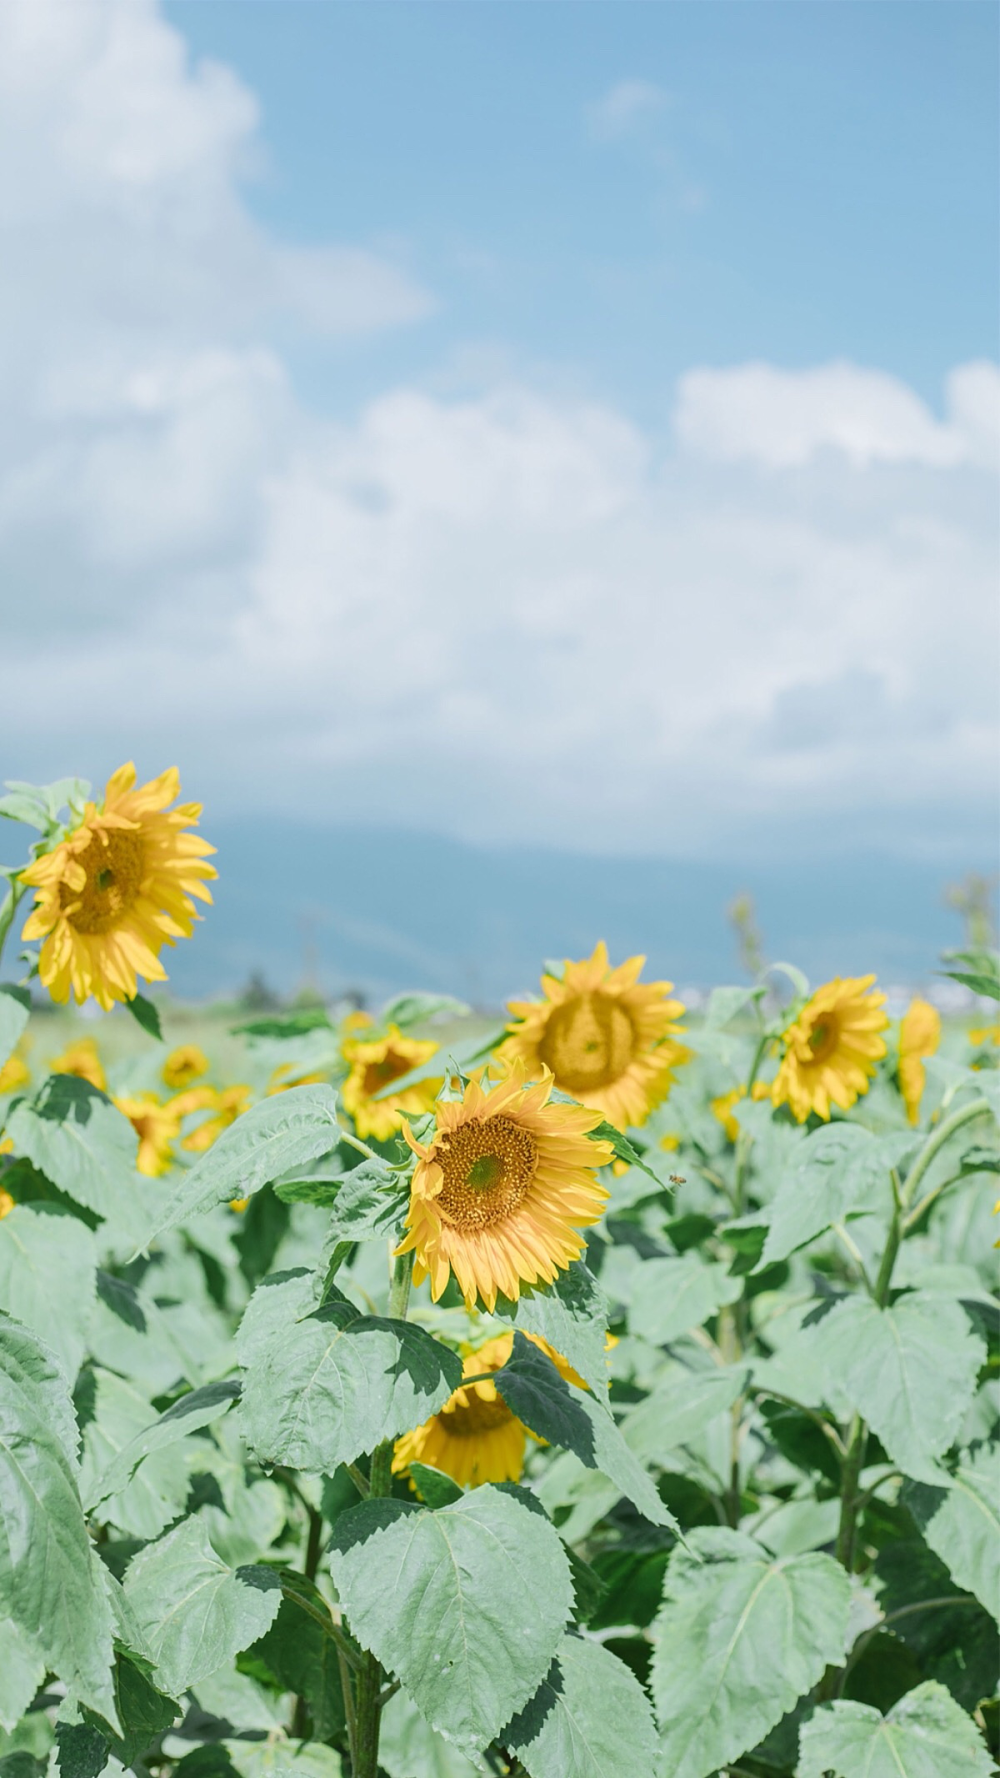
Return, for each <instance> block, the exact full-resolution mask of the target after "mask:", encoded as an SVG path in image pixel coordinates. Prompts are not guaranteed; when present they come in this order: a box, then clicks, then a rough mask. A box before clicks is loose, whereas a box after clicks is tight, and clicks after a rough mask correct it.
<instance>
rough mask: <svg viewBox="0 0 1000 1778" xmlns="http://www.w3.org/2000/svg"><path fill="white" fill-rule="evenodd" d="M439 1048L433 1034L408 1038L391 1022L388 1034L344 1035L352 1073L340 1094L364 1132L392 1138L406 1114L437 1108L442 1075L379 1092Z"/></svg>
mask: <svg viewBox="0 0 1000 1778" xmlns="http://www.w3.org/2000/svg"><path fill="white" fill-rule="evenodd" d="M437 1050H438V1045H437V1044H436V1043H434V1042H432V1041H431V1040H430V1039H421V1038H418V1037H404V1036H403V1033H402V1032H401V1031H400V1030H399V1028H398V1026H396V1025H390V1026H389V1029H388V1030H387V1032H386V1033H385V1036H384V1037H374V1038H371V1037H369V1038H363V1037H348V1038H346V1039H345V1040H344V1042H343V1043H342V1044H341V1054H342V1055H343V1057H344V1060H345V1062H346V1063H347V1065H348V1068H349V1070H350V1072H349V1074H348V1076H347V1079H346V1080H345V1082H344V1084H343V1086H342V1087H341V1090H340V1098H341V1103H342V1104H343V1106H344V1109H345V1110H346V1111H349V1112H350V1114H351V1117H352V1118H353V1120H354V1128H355V1130H356V1132H357V1134H358V1135H359V1136H362V1137H366V1136H374V1137H375V1140H376V1141H377V1142H386V1141H388V1139H389V1137H390V1136H394V1135H395V1133H396V1131H397V1130H401V1129H402V1127H403V1121H404V1119H405V1118H406V1117H419V1116H420V1114H421V1113H422V1112H425V1111H431V1110H433V1107H434V1101H435V1099H436V1098H437V1095H438V1093H439V1091H440V1089H441V1080H440V1078H438V1079H435V1080H420V1081H417V1083H416V1085H415V1086H411V1087H406V1088H404V1089H403V1091H402V1092H399V1093H388V1094H387V1095H386V1097H385V1098H384V1099H379V1098H377V1097H376V1094H378V1093H381V1092H383V1091H384V1089H385V1088H386V1087H389V1086H391V1085H392V1083H393V1081H394V1080H402V1078H403V1076H404V1074H410V1073H412V1071H413V1069H414V1068H420V1067H422V1065H423V1064H424V1062H429V1061H430V1059H431V1057H432V1056H433V1055H436V1053H437Z"/></svg>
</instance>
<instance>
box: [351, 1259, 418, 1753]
mask: <svg viewBox="0 0 1000 1778" xmlns="http://www.w3.org/2000/svg"><path fill="white" fill-rule="evenodd" d="M412 1279H413V1253H412V1252H410V1253H403V1254H399V1255H397V1257H396V1260H395V1262H394V1264H393V1269H392V1285H391V1287H390V1290H389V1319H390V1321H405V1320H406V1311H407V1308H408V1307H409V1302H410V1284H411V1282H412ZM392 1447H393V1441H392V1439H391V1438H387V1439H385V1440H384V1441H383V1443H382V1444H380V1445H379V1446H378V1448H377V1450H375V1451H373V1452H372V1460H371V1468H370V1471H369V1480H368V1497H369V1499H370V1500H385V1499H387V1498H388V1496H389V1495H390V1494H391V1493H392ZM384 1678H385V1674H384V1673H383V1671H382V1667H381V1665H380V1663H379V1662H378V1660H376V1658H375V1656H374V1655H373V1654H372V1653H371V1651H370V1650H368V1651H366V1653H365V1654H364V1655H363V1657H362V1661H361V1670H360V1672H359V1673H358V1677H357V1686H356V1690H355V1694H354V1699H355V1709H354V1717H355V1729H354V1758H353V1765H354V1773H353V1778H378V1732H379V1717H380V1713H381V1709H382V1705H383V1703H384V1702H387V1701H388V1700H387V1698H383V1696H382V1681H383V1679H384ZM390 1684H391V1681H390ZM390 1695H391V1693H390Z"/></svg>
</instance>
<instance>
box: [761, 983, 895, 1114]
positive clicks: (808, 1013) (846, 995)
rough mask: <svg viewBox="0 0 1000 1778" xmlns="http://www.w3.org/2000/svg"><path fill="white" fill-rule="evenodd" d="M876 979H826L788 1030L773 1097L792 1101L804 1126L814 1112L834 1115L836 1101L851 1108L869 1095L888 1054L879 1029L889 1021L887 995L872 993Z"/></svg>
mask: <svg viewBox="0 0 1000 1778" xmlns="http://www.w3.org/2000/svg"><path fill="white" fill-rule="evenodd" d="M874 980H875V977H874V976H873V975H864V976H854V977H849V978H847V979H844V980H842V979H841V978H840V977H839V976H838V977H837V978H836V979H835V980H834V981H832V982H826V983H825V984H824V986H823V987H822V988H818V989H817V990H816V993H815V994H814V995H813V996H812V999H811V1000H809V1001H807V1002H806V1004H805V1006H804V1007H803V1008H802V1010H801V1012H800V1013H799V1014H798V1016H797V1017H796V1018H795V1019H794V1020H793V1022H792V1023H791V1024H790V1025H789V1026H788V1027H787V1029H786V1030H785V1032H784V1033H783V1037H782V1042H783V1045H784V1054H783V1056H782V1058H781V1063H780V1066H779V1068H778V1072H777V1074H776V1075H775V1077H774V1080H773V1082H772V1084H771V1101H772V1103H773V1104H774V1105H788V1106H789V1107H790V1109H791V1112H792V1115H793V1117H795V1118H796V1119H797V1120H798V1122H799V1123H800V1124H801V1123H804V1122H805V1120H806V1118H807V1117H808V1116H809V1114H810V1112H813V1111H814V1112H816V1114H817V1116H819V1117H821V1118H829V1116H830V1107H831V1105H838V1106H839V1107H840V1109H841V1111H847V1110H848V1109H849V1108H850V1106H852V1105H853V1104H854V1102H855V1100H856V1099H858V1098H860V1096H861V1094H862V1093H867V1091H868V1088H869V1085H870V1083H871V1077H872V1075H873V1074H874V1072H875V1066H876V1063H877V1062H878V1061H879V1060H880V1058H881V1057H882V1056H884V1055H885V1043H884V1042H883V1040H882V1038H881V1036H880V1035H879V1033H880V1032H882V1031H884V1030H885V1028H886V1026H887V1025H888V1023H889V1021H888V1019H887V1017H886V1015H885V1013H884V1011H883V1007H884V1004H885V995H884V994H873V993H871V992H870V989H871V986H872V983H873V982H874Z"/></svg>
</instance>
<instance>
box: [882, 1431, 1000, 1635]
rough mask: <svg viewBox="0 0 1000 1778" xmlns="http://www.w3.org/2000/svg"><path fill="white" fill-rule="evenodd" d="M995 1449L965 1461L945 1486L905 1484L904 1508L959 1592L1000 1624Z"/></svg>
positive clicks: (998, 1498) (998, 1494)
mask: <svg viewBox="0 0 1000 1778" xmlns="http://www.w3.org/2000/svg"><path fill="white" fill-rule="evenodd" d="M997 1480H998V1456H997V1449H996V1446H995V1445H994V1446H985V1447H983V1448H982V1449H980V1450H979V1451H978V1452H977V1453H976V1454H975V1455H971V1456H969V1457H966V1458H964V1459H963V1461H962V1462H961V1463H960V1464H959V1465H958V1467H957V1468H956V1470H955V1471H954V1473H953V1474H952V1475H951V1476H949V1478H948V1482H947V1485H946V1486H942V1487H939V1488H935V1487H929V1486H928V1485H927V1484H926V1483H923V1482H907V1483H906V1485H905V1486H904V1489H903V1503H904V1505H906V1506H908V1507H909V1509H910V1511H911V1513H912V1514H913V1517H914V1518H915V1519H916V1521H917V1524H918V1525H919V1526H920V1529H921V1531H922V1532H923V1534H924V1536H925V1538H926V1539H927V1542H928V1543H929V1544H930V1546H931V1549H932V1550H934V1551H935V1553H936V1554H937V1555H939V1556H940V1558H941V1560H942V1562H944V1563H945V1564H946V1565H947V1567H948V1569H949V1570H950V1572H951V1573H952V1575H953V1576H954V1578H955V1580H956V1582H957V1583H958V1585H959V1586H960V1587H965V1588H967V1590H968V1591H969V1592H970V1593H974V1594H975V1596H976V1598H977V1599H978V1600H979V1601H980V1602H981V1603H982V1604H983V1605H985V1607H986V1609H987V1611H988V1612H990V1613H991V1614H992V1616H993V1617H995V1618H996V1619H997V1620H998V1622H1000V1490H998V1487H997Z"/></svg>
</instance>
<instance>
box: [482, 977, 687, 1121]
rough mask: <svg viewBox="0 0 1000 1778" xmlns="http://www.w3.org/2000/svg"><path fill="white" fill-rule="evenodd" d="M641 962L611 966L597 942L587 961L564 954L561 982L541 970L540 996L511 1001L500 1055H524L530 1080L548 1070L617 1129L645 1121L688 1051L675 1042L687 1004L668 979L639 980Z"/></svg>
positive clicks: (504, 1057) (574, 1096)
mask: <svg viewBox="0 0 1000 1778" xmlns="http://www.w3.org/2000/svg"><path fill="white" fill-rule="evenodd" d="M645 961H646V959H645V957H630V958H629V960H628V962H627V963H621V964H619V966H618V968H617V969H611V968H610V967H609V965H608V952H607V946H606V945H605V944H603V943H601V944H599V945H598V946H597V947H596V949H595V951H594V954H593V956H592V957H588V958H586V960H585V961H583V962H580V963H571V962H569V961H568V960H567V962H566V966H565V969H564V972H563V976H562V980H561V981H560V980H559V979H558V978H557V977H556V976H553V975H543V977H542V993H543V994H544V996H545V998H544V1000H512V1001H511V1002H510V1011H511V1012H512V1013H513V1014H514V1015H515V1017H516V1019H517V1020H518V1021H519V1023H517V1024H514V1025H511V1026H509V1027H508V1029H509V1032H510V1035H509V1036H508V1037H507V1038H506V1039H505V1041H504V1042H503V1043H502V1044H501V1045H500V1048H499V1049H498V1050H497V1057H498V1059H499V1060H500V1061H506V1062H513V1061H515V1060H520V1061H522V1062H523V1063H524V1065H525V1069H526V1071H527V1074H528V1078H529V1079H537V1078H538V1076H539V1075H540V1074H541V1072H542V1070H543V1069H545V1068H548V1069H550V1070H551V1072H552V1074H553V1076H554V1077H555V1085H556V1086H557V1088H558V1089H559V1091H560V1092H562V1093H566V1094H568V1095H569V1097H570V1098H571V1099H577V1100H579V1102H580V1104H581V1105H590V1106H592V1107H593V1109H594V1110H595V1111H599V1112H600V1113H601V1115H602V1117H605V1118H607V1120H608V1122H609V1123H612V1124H614V1125H615V1126H616V1128H617V1129H619V1130H624V1129H626V1128H627V1127H628V1125H629V1124H642V1123H645V1121H646V1118H647V1117H648V1116H649V1114H650V1112H651V1111H652V1110H653V1109H654V1107H655V1106H657V1105H659V1103H660V1101H661V1100H662V1099H665V1098H666V1096H667V1094H668V1093H669V1091H670V1085H671V1081H672V1079H673V1072H674V1069H675V1068H676V1067H677V1066H678V1064H679V1063H681V1062H686V1061H687V1059H688V1057H689V1055H690V1053H691V1052H690V1050H686V1049H685V1048H684V1046H683V1045H682V1044H680V1043H677V1042H675V1041H674V1039H675V1038H676V1037H677V1036H678V1035H680V1033H681V1027H680V1026H679V1025H677V1024H676V1023H675V1020H676V1019H678V1018H679V1017H680V1015H681V1014H682V1013H683V1011H684V1007H683V1006H682V1004H681V1002H680V1001H679V1000H671V999H670V998H669V995H670V991H671V988H672V986H673V983H672V982H644V983H640V982H639V974H640V972H641V970H642V966H643V964H644V963H645Z"/></svg>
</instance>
